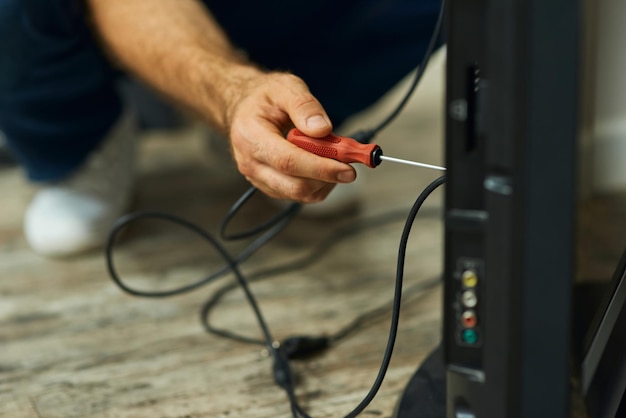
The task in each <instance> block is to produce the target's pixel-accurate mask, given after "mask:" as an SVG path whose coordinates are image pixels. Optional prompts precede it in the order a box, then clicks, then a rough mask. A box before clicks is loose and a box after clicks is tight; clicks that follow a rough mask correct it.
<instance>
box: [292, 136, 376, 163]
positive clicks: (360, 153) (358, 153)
mask: <svg viewBox="0 0 626 418" xmlns="http://www.w3.org/2000/svg"><path fill="white" fill-rule="evenodd" d="M287 140H288V141H289V142H291V143H292V144H294V145H297V146H298V147H300V148H302V149H304V150H307V151H309V152H312V153H313V154H315V155H319V156H320V157H326V158H332V159H333V160H337V161H341V162H342V163H361V164H365V165H366V166H368V167H371V168H374V167H376V166H377V165H378V164H380V156H381V155H382V150H381V149H380V147H379V146H378V145H376V144H361V143H360V142H358V141H356V140H355V139H352V138H348V137H346V136H339V135H333V134H330V135H328V136H325V137H323V138H312V137H310V136H307V135H305V134H303V133H302V132H300V131H299V130H298V129H296V128H293V129H292V130H290V131H289V133H288V134H287Z"/></svg>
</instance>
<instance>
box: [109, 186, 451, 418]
mask: <svg viewBox="0 0 626 418" xmlns="http://www.w3.org/2000/svg"><path fill="white" fill-rule="evenodd" d="M444 182H445V177H443V176H442V177H439V178H438V179H436V180H435V181H433V182H432V183H430V184H429V185H428V186H427V187H426V188H425V189H424V190H423V191H422V193H421V194H420V195H419V197H418V198H417V200H416V201H415V203H414V204H413V207H412V208H411V211H410V212H409V216H408V217H407V220H406V223H405V226H404V229H403V232H402V237H401V240H400V246H399V250H398V260H397V268H396V283H395V290H394V300H393V308H392V318H391V326H390V331H389V337H388V340H387V347H386V349H385V353H384V355H383V360H382V362H381V366H380V368H379V372H378V375H377V377H376V379H375V381H374V384H373V385H372V387H371V388H370V390H369V392H368V393H367V395H366V396H365V397H364V398H363V400H362V401H361V402H360V403H359V405H358V406H357V407H356V408H355V409H354V410H353V411H352V412H350V413H349V414H348V415H346V417H345V418H353V417H356V416H357V415H358V414H359V413H361V412H362V411H363V410H364V409H365V408H366V407H367V405H369V403H371V401H372V399H373V398H374V397H375V396H376V393H378V390H379V389H380V386H381V385H382V382H383V379H384V377H385V374H386V372H387V369H388V367H389V363H390V361H391V356H392V354H393V347H394V344H395V340H396V335H397V330H398V323H399V317H400V304H401V297H402V281H403V275H404V263H405V254H406V246H407V243H408V237H409V234H410V231H411V227H412V225H413V222H414V220H415V217H416V216H417V213H418V212H419V210H420V208H421V207H422V205H423V203H424V201H425V200H426V199H427V198H428V196H430V194H431V193H432V192H433V191H434V190H435V189H437V187H439V186H440V185H442V184H443V183H444ZM143 218H157V219H163V220H168V221H171V222H173V223H175V224H178V225H180V226H183V227H186V228H188V229H189V230H191V231H193V232H195V233H197V234H198V235H200V236H202V237H203V238H205V239H206V240H207V241H208V242H209V243H210V244H211V245H212V246H213V247H214V248H215V249H216V250H217V251H218V253H219V254H220V255H221V256H222V258H223V259H224V261H225V262H226V267H225V268H226V269H227V270H228V271H231V272H232V273H233V274H234V275H235V277H236V279H237V282H238V284H239V286H240V287H241V289H242V290H243V291H244V295H245V297H246V299H247V300H248V302H249V303H250V306H251V308H252V310H253V312H254V315H255V317H256V319H257V322H258V323H259V327H260V328H261V332H262V335H263V339H264V344H265V345H266V346H267V349H268V351H269V353H270V355H271V356H272V358H273V361H274V362H273V372H274V379H275V381H276V383H277V384H278V385H279V386H280V387H282V388H283V389H284V390H285V393H286V395H287V397H288V399H289V402H290V405H291V410H292V414H293V416H294V417H295V418H309V416H308V415H307V414H306V413H305V412H304V410H303V409H302V408H301V407H300V406H299V405H298V402H297V399H296V397H295V392H294V390H295V388H294V387H295V383H294V379H293V374H292V371H291V368H290V366H289V361H288V359H287V357H286V356H285V354H284V352H282V351H281V350H280V348H277V347H275V346H274V339H273V337H272V335H271V332H270V330H269V327H268V326H267V323H266V322H265V319H264V317H263V315H262V313H261V310H260V308H259V306H258V303H257V301H256V298H255V297H254V295H253V294H252V292H251V290H250V288H249V285H248V282H247V280H246V279H245V277H244V276H243V274H242V273H241V271H240V270H239V267H238V262H237V259H235V258H233V257H232V256H231V255H230V254H229V252H228V251H227V250H226V249H225V248H224V247H223V246H222V245H221V244H220V243H219V242H218V241H217V240H216V239H215V238H214V237H213V236H212V235H211V234H209V233H208V232H206V231H204V230H203V229H202V228H200V227H198V226H197V225H195V224H193V223H191V222H189V221H186V220H184V219H181V218H179V217H176V216H174V215H170V214H166V213H160V212H144V213H139V214H135V215H130V216H127V217H124V218H122V219H121V220H120V221H118V223H117V224H116V226H115V227H114V228H113V230H112V231H111V233H110V235H109V240H108V242H107V248H106V257H107V267H108V269H109V274H110V275H111V278H112V279H113V281H114V282H115V283H116V284H117V285H118V286H119V287H120V288H121V289H123V290H124V291H126V292H128V293H130V294H133V295H137V296H149V297H163V296H166V295H174V294H180V293H182V291H188V290H189V289H190V288H192V287H193V288H195V287H198V286H199V285H200V282H197V283H193V284H192V285H188V286H184V287H181V288H179V289H175V290H172V291H166V292H142V291H137V290H135V289H132V288H130V287H129V286H127V285H126V284H125V283H124V282H123V281H122V280H121V278H120V277H119V276H118V275H117V272H116V271H115V268H114V263H113V258H112V249H113V245H114V243H115V240H116V236H117V234H118V233H119V231H120V230H121V229H122V228H123V227H124V226H126V225H127V224H128V223H129V222H131V221H132V220H137V219H143ZM276 227H281V225H280V224H277V225H275V227H274V230H275V229H276ZM272 231H273V230H270V231H267V232H266V234H264V235H263V237H265V236H266V235H267V233H269V232H272ZM238 258H240V257H238ZM212 276H215V275H212ZM212 276H209V277H212ZM205 281H206V279H205ZM350 331H351V329H350V328H348V329H346V330H344V331H343V334H344V335H345V334H347V333H348V332H350ZM228 337H229V338H230V337H231V336H230V335H229V336H228ZM246 342H252V343H255V344H258V342H257V341H254V340H251V341H246Z"/></svg>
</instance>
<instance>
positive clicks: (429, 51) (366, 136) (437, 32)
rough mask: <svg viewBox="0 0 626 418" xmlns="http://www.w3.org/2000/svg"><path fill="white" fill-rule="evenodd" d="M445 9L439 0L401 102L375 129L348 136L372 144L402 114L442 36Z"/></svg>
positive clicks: (443, 2)
mask: <svg viewBox="0 0 626 418" xmlns="http://www.w3.org/2000/svg"><path fill="white" fill-rule="evenodd" d="M445 8H446V0H441V5H440V6H439V15H438V16H437V22H436V23H435V28H434V29H433V33H432V35H431V37H430V41H429V42H428V47H427V48H426V52H425V53H424V56H423V58H422V62H421V63H420V65H419V67H417V69H416V70H415V76H414V77H413V81H412V82H411V85H410V86H409V89H408V90H407V92H406V93H405V95H404V97H403V98H402V100H400V102H399V103H398V104H397V105H396V107H395V108H394V110H393V111H392V112H391V113H389V115H387V117H386V118H385V119H384V120H383V121H382V122H380V123H379V124H378V125H377V126H376V127H374V128H371V129H367V130H362V131H358V132H356V133H354V134H352V135H350V137H352V138H354V139H356V140H357V141H359V142H361V143H363V144H369V143H370V142H372V140H373V139H374V137H376V135H378V134H379V133H380V131H382V130H383V129H385V128H386V127H387V126H388V125H389V124H390V123H391V122H392V121H393V120H394V119H395V118H396V117H398V115H399V114H400V112H402V110H403V109H404V107H405V106H406V104H407V103H408V102H409V99H410V98H411V96H412V95H413V92H414V91H415V89H416V88H417V85H418V84H419V82H420V81H421V80H422V77H423V76H424V73H425V72H426V67H428V63H429V62H430V58H431V57H432V55H433V53H434V52H435V47H436V46H437V42H438V40H439V39H440V38H441V36H442V28H443V18H444V15H445Z"/></svg>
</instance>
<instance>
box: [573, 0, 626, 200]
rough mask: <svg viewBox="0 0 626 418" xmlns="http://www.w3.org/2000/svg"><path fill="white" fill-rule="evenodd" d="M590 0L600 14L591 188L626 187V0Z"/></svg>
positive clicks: (610, 189)
mask: <svg viewBox="0 0 626 418" xmlns="http://www.w3.org/2000/svg"><path fill="white" fill-rule="evenodd" d="M590 3H591V4H594V3H595V5H596V10H595V14H596V17H597V21H596V25H595V26H596V28H595V42H594V43H595V58H596V65H595V71H594V72H595V76H594V84H595V94H594V97H593V98H590V99H592V100H593V102H594V104H593V116H594V121H593V130H592V132H593V145H592V151H591V153H592V156H591V172H592V175H591V177H592V179H591V188H592V190H593V192H614V191H620V190H626V1H625V0H596V1H593V0H591V2H590ZM589 58H591V57H589ZM583 97H584V96H583ZM583 132H584V130H583ZM583 136H584V133H583ZM583 141H584V138H583ZM583 146H584V145H583Z"/></svg>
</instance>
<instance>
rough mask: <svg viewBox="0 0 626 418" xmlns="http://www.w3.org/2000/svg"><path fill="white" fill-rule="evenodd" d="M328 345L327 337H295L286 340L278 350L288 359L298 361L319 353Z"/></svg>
mask: <svg viewBox="0 0 626 418" xmlns="http://www.w3.org/2000/svg"><path fill="white" fill-rule="evenodd" d="M329 345H330V340H329V339H328V337H308V336H297V337H288V338H286V339H285V340H284V341H283V342H282V343H281V344H280V349H281V351H282V352H283V353H284V354H285V356H287V358H288V359H295V360H298V359H304V358H306V357H310V356H312V355H314V354H317V353H320V352H322V351H324V350H325V349H327V348H328V346H329Z"/></svg>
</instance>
